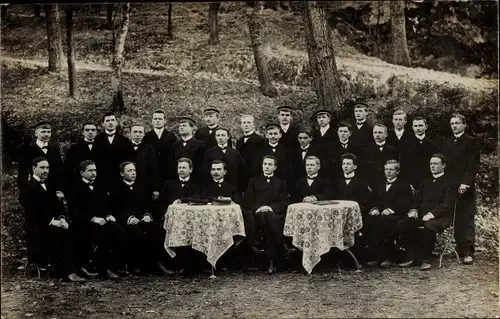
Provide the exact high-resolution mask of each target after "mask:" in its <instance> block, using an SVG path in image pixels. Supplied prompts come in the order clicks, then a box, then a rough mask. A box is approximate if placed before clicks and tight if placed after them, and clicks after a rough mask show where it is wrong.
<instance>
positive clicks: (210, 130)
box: [194, 108, 220, 149]
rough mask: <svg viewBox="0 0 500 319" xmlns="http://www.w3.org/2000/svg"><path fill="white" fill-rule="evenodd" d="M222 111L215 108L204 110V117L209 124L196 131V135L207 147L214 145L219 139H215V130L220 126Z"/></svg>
mask: <svg viewBox="0 0 500 319" xmlns="http://www.w3.org/2000/svg"><path fill="white" fill-rule="evenodd" d="M219 116H220V111H219V110H218V109H215V108H210V109H206V110H204V111H203V119H204V120H205V123H206V124H207V126H205V127H201V128H200V129H198V130H197V131H196V133H195V134H194V137H195V138H196V139H197V140H198V141H200V142H203V143H205V147H206V148H207V149H209V148H211V147H214V146H216V145H217V141H216V139H215V131H216V130H217V128H218V124H219V121H220V117H219Z"/></svg>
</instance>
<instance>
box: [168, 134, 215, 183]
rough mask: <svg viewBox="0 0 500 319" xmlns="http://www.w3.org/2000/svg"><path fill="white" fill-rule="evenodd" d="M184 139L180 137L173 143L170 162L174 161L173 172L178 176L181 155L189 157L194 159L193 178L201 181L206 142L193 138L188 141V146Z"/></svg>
mask: <svg viewBox="0 0 500 319" xmlns="http://www.w3.org/2000/svg"><path fill="white" fill-rule="evenodd" d="M183 143H184V141H183V140H182V139H179V140H177V141H175V142H174V143H173V144H172V152H171V154H172V160H170V161H169V162H171V163H174V165H172V167H171V169H172V172H171V174H174V176H177V161H178V160H179V159H180V158H181V157H187V158H189V159H191V161H193V173H192V174H191V178H193V179H194V180H195V181H197V182H200V181H202V180H203V175H202V172H203V167H202V166H203V156H204V154H205V151H206V147H205V144H204V143H202V142H199V141H198V140H197V139H196V138H194V137H193V138H191V139H189V140H188V141H187V144H186V146H184V145H183Z"/></svg>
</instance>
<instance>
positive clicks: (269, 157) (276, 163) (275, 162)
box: [262, 155, 278, 166]
mask: <svg viewBox="0 0 500 319" xmlns="http://www.w3.org/2000/svg"><path fill="white" fill-rule="evenodd" d="M265 159H271V160H273V161H274V165H276V166H278V159H277V158H276V157H274V156H273V155H266V156H264V158H262V163H264V160H265Z"/></svg>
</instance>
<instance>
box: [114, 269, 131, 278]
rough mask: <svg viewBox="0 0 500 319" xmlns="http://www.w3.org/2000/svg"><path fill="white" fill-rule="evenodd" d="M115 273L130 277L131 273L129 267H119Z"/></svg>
mask: <svg viewBox="0 0 500 319" xmlns="http://www.w3.org/2000/svg"><path fill="white" fill-rule="evenodd" d="M115 273H116V274H117V275H118V276H120V277H128V276H129V275H130V273H129V272H128V270H127V269H117V270H115Z"/></svg>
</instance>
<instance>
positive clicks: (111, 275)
mask: <svg viewBox="0 0 500 319" xmlns="http://www.w3.org/2000/svg"><path fill="white" fill-rule="evenodd" d="M104 277H106V278H108V279H113V280H116V279H118V278H120V276H118V275H117V274H115V273H114V272H112V271H111V270H109V269H107V270H106V272H105V273H104Z"/></svg>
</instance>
